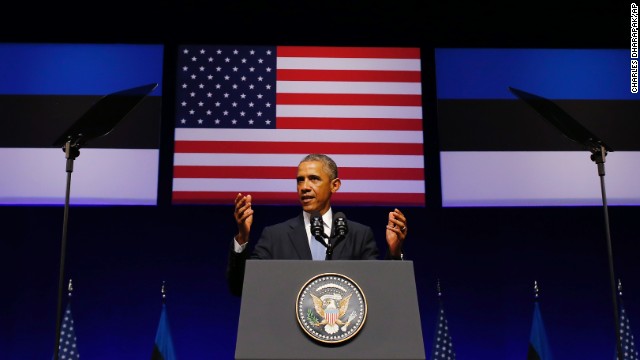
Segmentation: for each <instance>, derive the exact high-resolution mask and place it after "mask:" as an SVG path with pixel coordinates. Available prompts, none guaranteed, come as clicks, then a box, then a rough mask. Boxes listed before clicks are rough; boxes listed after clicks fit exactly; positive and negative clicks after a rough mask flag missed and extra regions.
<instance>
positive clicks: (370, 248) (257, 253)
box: [227, 154, 407, 295]
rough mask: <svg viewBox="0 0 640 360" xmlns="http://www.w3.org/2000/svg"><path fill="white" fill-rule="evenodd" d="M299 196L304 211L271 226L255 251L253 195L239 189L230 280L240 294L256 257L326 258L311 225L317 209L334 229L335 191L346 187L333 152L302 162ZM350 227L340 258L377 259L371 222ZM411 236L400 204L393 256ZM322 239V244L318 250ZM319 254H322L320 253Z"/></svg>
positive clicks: (391, 230) (391, 241)
mask: <svg viewBox="0 0 640 360" xmlns="http://www.w3.org/2000/svg"><path fill="white" fill-rule="evenodd" d="M296 180H297V184H298V185H297V188H298V198H299V200H300V204H301V205H302V210H303V212H302V213H301V214H300V215H299V216H297V217H295V218H293V219H289V220H287V221H285V222H282V223H279V224H276V225H272V226H267V227H265V228H264V230H263V231H262V235H261V236H260V239H259V240H258V242H257V243H256V245H255V246H254V249H253V251H252V252H250V251H249V250H248V249H247V246H248V244H249V234H250V231H251V224H252V223H253V209H252V208H251V195H243V194H241V193H239V194H238V195H237V196H236V199H235V211H234V217H235V219H236V223H237V225H238V233H237V234H236V236H235V237H234V240H233V242H232V246H231V250H230V252H229V262H228V265H227V281H228V284H229V289H230V290H231V292H232V293H233V294H235V295H240V294H241V293H242V282H243V279H244V267H245V263H246V260H247V259H248V258H251V259H289V260H296V259H297V260H312V259H313V260H324V250H323V245H322V244H320V243H319V242H318V240H316V239H314V238H313V237H312V235H311V230H310V218H311V214H312V213H315V212H318V213H319V214H320V215H321V216H322V220H323V221H322V222H323V223H324V233H325V234H331V230H332V229H331V226H332V223H333V212H332V209H331V195H333V194H334V193H335V192H337V191H338V190H339V189H340V185H341V181H340V178H339V177H338V167H337V165H336V163H335V162H334V161H333V160H332V159H331V158H330V157H329V156H327V155H323V154H310V155H307V156H306V157H305V158H304V159H302V161H301V162H300V164H299V165H298V174H297V177H296ZM347 227H348V229H349V230H348V232H347V234H346V236H345V238H344V239H342V240H341V241H339V242H338V243H337V244H336V246H335V248H334V249H333V255H332V257H331V258H332V259H335V260H375V259H377V258H378V256H379V251H378V247H377V245H376V242H375V239H374V236H373V231H372V230H371V228H370V227H369V226H366V225H363V224H359V223H357V222H354V221H350V220H347ZM406 236H407V219H406V218H405V216H404V215H403V214H402V212H401V211H400V210H398V209H394V210H393V211H392V212H390V213H389V220H388V222H387V230H386V239H387V246H388V249H387V253H386V258H387V259H397V260H399V259H401V258H402V243H403V242H404V240H405V238H406ZM317 245H320V249H318V250H315V248H316V246H317ZM316 254H317V255H316Z"/></svg>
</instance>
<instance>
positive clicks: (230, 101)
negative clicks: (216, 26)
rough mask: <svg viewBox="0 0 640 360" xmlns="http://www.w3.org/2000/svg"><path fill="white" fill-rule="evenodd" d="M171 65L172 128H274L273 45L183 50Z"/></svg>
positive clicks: (274, 67)
mask: <svg viewBox="0 0 640 360" xmlns="http://www.w3.org/2000/svg"><path fill="white" fill-rule="evenodd" d="M177 66H178V69H177V78H176V99H177V100H176V101H177V102H176V127H185V128H247V129H248V128H251V129H274V128H275V125H276V121H275V114H276V48H275V47H273V46H252V47H251V46H209V45H208V46H198V45H194V46H184V47H181V48H180V49H179V53H178V64H177Z"/></svg>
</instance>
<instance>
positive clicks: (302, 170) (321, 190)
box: [296, 161, 340, 214]
mask: <svg viewBox="0 0 640 360" xmlns="http://www.w3.org/2000/svg"><path fill="white" fill-rule="evenodd" d="M296 180H297V183H298V198H299V199H300V204H302V209H303V210H304V211H306V212H313V211H319V212H320V214H324V213H325V212H327V210H329V207H331V195H332V194H333V193H334V192H336V191H338V189H339V188H340V179H333V180H330V179H329V174H328V173H327V172H326V171H325V170H324V168H323V165H322V162H320V161H304V162H301V163H300V165H298V176H297V177H296Z"/></svg>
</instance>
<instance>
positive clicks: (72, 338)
mask: <svg viewBox="0 0 640 360" xmlns="http://www.w3.org/2000/svg"><path fill="white" fill-rule="evenodd" d="M58 349H59V350H58V358H59V359H60V360H78V359H80V354H79V353H78V346H77V342H76V331H75V329H74V327H73V316H71V303H69V304H67V309H66V310H65V312H64V318H63V319H62V325H61V327H60V346H59V348H58Z"/></svg>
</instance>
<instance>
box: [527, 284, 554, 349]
mask: <svg viewBox="0 0 640 360" xmlns="http://www.w3.org/2000/svg"><path fill="white" fill-rule="evenodd" d="M533 284H534V285H533V287H534V290H535V303H534V307H533V321H532V324H531V335H530V336H529V351H528V352H527V360H551V359H552V357H551V347H550V346H549V340H548V339H547V333H546V331H545V329H544V323H543V322H542V313H541V312H540V304H539V303H538V282H537V281H534V282H533Z"/></svg>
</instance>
